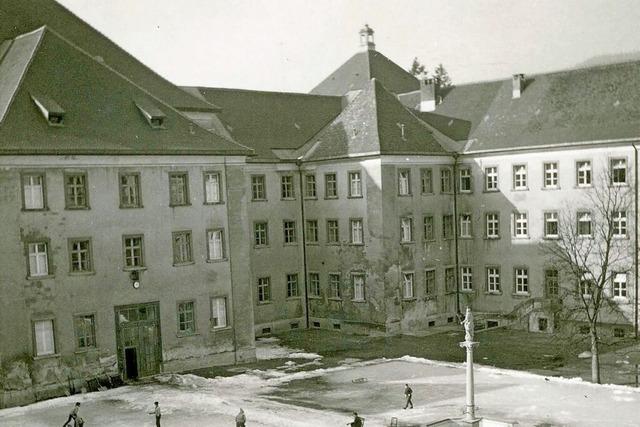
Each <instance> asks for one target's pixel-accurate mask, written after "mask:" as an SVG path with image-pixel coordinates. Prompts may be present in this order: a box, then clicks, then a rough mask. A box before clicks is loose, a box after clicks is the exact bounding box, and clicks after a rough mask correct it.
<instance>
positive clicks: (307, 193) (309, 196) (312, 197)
mask: <svg viewBox="0 0 640 427" xmlns="http://www.w3.org/2000/svg"><path fill="white" fill-rule="evenodd" d="M309 178H313V180H311V181H310V180H309ZM310 189H312V190H313V191H312V193H313V194H310V191H309V190H310ZM304 198H305V199H307V200H317V199H318V182H317V180H316V174H315V173H305V175H304Z"/></svg>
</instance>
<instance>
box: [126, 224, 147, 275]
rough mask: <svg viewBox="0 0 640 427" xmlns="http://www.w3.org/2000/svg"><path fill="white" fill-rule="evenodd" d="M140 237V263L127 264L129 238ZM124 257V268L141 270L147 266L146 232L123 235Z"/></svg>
mask: <svg viewBox="0 0 640 427" xmlns="http://www.w3.org/2000/svg"><path fill="white" fill-rule="evenodd" d="M138 238H139V239H140V265H127V239H138ZM122 259H123V261H124V262H123V266H124V267H123V269H124V270H140V269H143V268H145V250H144V234H141V233H140V234H123V235H122Z"/></svg>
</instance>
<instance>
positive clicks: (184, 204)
mask: <svg viewBox="0 0 640 427" xmlns="http://www.w3.org/2000/svg"><path fill="white" fill-rule="evenodd" d="M183 206H191V203H180V204H179V205H172V204H171V203H169V207H170V208H179V207H183Z"/></svg>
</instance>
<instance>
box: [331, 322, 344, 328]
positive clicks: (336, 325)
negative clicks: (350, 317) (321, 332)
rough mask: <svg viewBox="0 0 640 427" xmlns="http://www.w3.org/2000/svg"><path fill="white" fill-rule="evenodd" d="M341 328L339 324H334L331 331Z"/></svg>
mask: <svg viewBox="0 0 640 427" xmlns="http://www.w3.org/2000/svg"><path fill="white" fill-rule="evenodd" d="M341 328H342V326H341V325H340V323H334V324H333V329H341Z"/></svg>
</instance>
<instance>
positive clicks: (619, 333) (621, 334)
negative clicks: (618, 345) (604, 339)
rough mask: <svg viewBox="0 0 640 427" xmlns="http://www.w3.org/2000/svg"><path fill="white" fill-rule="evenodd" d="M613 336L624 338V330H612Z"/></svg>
mask: <svg viewBox="0 0 640 427" xmlns="http://www.w3.org/2000/svg"><path fill="white" fill-rule="evenodd" d="M613 336H614V337H616V338H624V329H622V328H613Z"/></svg>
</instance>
